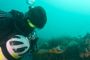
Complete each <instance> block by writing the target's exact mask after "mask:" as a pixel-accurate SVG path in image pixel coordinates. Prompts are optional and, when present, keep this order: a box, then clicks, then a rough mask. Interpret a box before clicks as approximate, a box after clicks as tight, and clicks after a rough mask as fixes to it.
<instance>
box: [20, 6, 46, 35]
mask: <svg viewBox="0 0 90 60" xmlns="http://www.w3.org/2000/svg"><path fill="white" fill-rule="evenodd" d="M46 22H47V16H46V12H45V10H44V8H42V7H41V6H37V7H34V8H30V9H29V11H28V12H27V13H26V14H25V16H24V18H23V20H22V24H23V26H22V27H20V28H21V30H23V31H24V32H25V33H27V34H29V33H31V32H32V31H33V30H34V29H35V28H39V29H41V28H43V27H44V25H45V24H46Z"/></svg>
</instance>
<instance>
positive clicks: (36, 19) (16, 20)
mask: <svg viewBox="0 0 90 60" xmlns="http://www.w3.org/2000/svg"><path fill="white" fill-rule="evenodd" d="M46 22H47V16H46V12H45V10H44V8H43V7H41V6H35V7H33V8H32V7H29V10H28V12H27V13H26V14H25V15H24V14H23V13H22V12H19V11H16V10H12V11H10V12H4V11H1V10H0V60H18V59H20V58H22V56H23V55H24V54H26V53H27V52H28V51H29V50H31V49H32V48H31V47H32V45H33V43H32V41H35V42H36V41H37V39H38V37H37V36H36V34H35V33H34V36H33V32H35V31H34V30H35V29H36V28H39V29H42V28H43V27H44V26H45V24H46Z"/></svg>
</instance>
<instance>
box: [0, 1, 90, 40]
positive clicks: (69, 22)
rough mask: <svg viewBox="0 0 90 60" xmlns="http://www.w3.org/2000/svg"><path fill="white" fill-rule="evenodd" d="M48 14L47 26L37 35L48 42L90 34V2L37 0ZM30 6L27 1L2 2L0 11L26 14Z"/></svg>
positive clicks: (36, 3)
mask: <svg viewBox="0 0 90 60" xmlns="http://www.w3.org/2000/svg"><path fill="white" fill-rule="evenodd" d="M38 5H40V6H42V7H43V8H44V9H45V10H46V13H47V24H46V25H45V27H44V28H43V29H42V30H38V31H37V34H38V37H39V38H40V39H43V40H48V39H51V38H57V37H59V36H62V35H65V36H72V37H78V36H79V35H81V36H82V37H83V36H84V35H86V34H87V32H90V0H36V2H35V6H38ZM28 7H29V5H27V4H26V2H25V0H0V10H3V11H7V12H9V11H11V10H12V9H14V10H18V11H21V12H23V13H25V12H26V11H27V10H28Z"/></svg>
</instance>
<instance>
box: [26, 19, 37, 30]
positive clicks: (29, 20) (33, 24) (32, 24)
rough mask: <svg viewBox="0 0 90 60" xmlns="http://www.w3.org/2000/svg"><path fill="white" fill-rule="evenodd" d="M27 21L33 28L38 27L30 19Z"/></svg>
mask: <svg viewBox="0 0 90 60" xmlns="http://www.w3.org/2000/svg"><path fill="white" fill-rule="evenodd" d="M27 21H28V24H29V26H30V27H32V28H34V29H35V28H36V26H35V25H34V24H32V23H31V21H30V20H29V19H28V20H27Z"/></svg>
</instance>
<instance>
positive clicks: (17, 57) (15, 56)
mask: <svg viewBox="0 0 90 60" xmlns="http://www.w3.org/2000/svg"><path fill="white" fill-rule="evenodd" d="M11 56H12V57H13V58H15V59H19V58H20V57H21V56H17V55H15V54H14V53H13V54H11Z"/></svg>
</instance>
